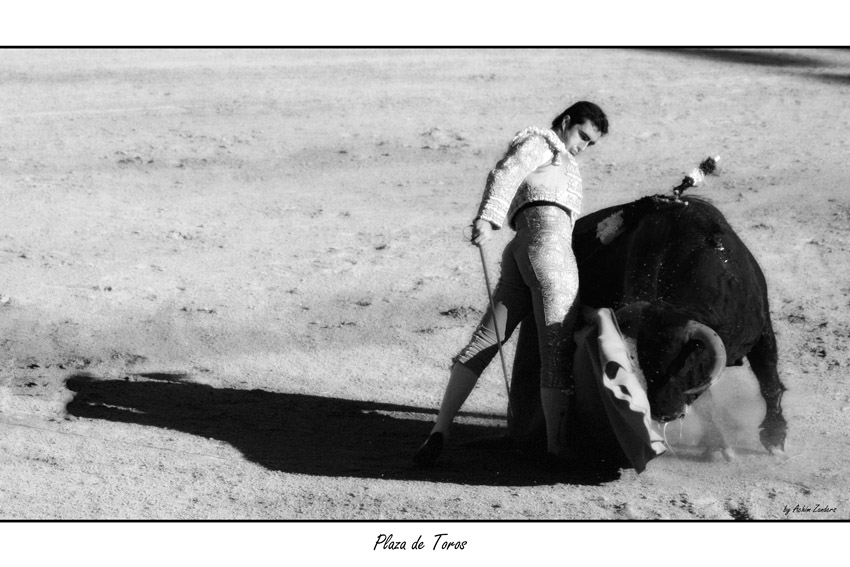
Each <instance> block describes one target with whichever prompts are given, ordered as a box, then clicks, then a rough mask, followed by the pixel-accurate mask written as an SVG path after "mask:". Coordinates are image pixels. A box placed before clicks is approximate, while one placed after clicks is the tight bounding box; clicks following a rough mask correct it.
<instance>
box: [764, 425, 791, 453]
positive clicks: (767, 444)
mask: <svg viewBox="0 0 850 567" xmlns="http://www.w3.org/2000/svg"><path fill="white" fill-rule="evenodd" d="M759 439H761V444H762V445H763V446H764V448H765V449H767V452H768V453H770V454H771V455H774V456H782V455H784V454H785V428H782V429H781V430H780V431H776V430H770V429H767V428H765V429H762V430H761V432H760V433H759Z"/></svg>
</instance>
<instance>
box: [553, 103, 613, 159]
mask: <svg viewBox="0 0 850 567" xmlns="http://www.w3.org/2000/svg"><path fill="white" fill-rule="evenodd" d="M552 130H554V131H555V132H556V133H557V134H558V137H559V138H561V141H562V142H564V145H565V146H566V147H567V151H568V152H569V153H570V154H572V155H573V156H576V155H578V154H579V153H581V152H582V151H584V149H585V148H587V147H589V146H592V145H593V144H595V143H596V141H597V140H599V138H601V137H602V136H604V135H605V134H607V133H608V117H607V116H606V115H605V113H604V112H603V111H602V109H601V108H599V107H598V106H597V105H595V104H593V103H592V102H587V101H580V102H577V103H575V104H573V105H572V106H570V107H569V108H568V109H566V110H565V111H563V112H562V113H561V114H560V115H559V116H558V117H557V118H555V120H553V121H552Z"/></svg>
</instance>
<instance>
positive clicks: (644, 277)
mask: <svg viewBox="0 0 850 567" xmlns="http://www.w3.org/2000/svg"><path fill="white" fill-rule="evenodd" d="M682 201H683V202H686V203H687V206H685V205H683V204H681V203H676V202H671V201H670V200H668V199H664V198H658V197H655V198H644V199H641V200H639V201H635V202H633V203H629V204H626V205H618V206H615V207H610V208H607V209H602V210H600V211H597V212H595V213H592V214H589V215H587V216H585V217H582V218H581V219H579V220H578V222H577V223H576V227H575V230H574V233H573V249H574V252H575V255H576V259H577V261H578V266H579V277H580V286H579V295H580V301H581V303H582V304H584V305H587V306H590V307H595V308H600V307H609V308H612V309H614V310H618V311H617V314H618V318H621V317H622V318H629V319H632V320H634V321H636V324H634V325H630V326H631V327H633V328H634V331H633V333H634V335H635V337H636V341H637V356H638V360H639V364H640V368H641V370H642V371H643V374H644V377H645V378H646V381H647V394H648V397H649V401H650V407H651V409H652V414H653V418H655V419H657V420H660V421H670V420H672V419H676V418H678V417H680V416H682V415H683V414H684V411H685V408H686V406H687V405H689V404H691V403H693V401H694V400H695V399H696V398H697V397H698V396H699V395H700V393H702V392H703V391H706V390H707V387H708V386H710V384H709V381H710V380H712V377H711V376H710V374H711V369H712V367H714V368H717V367H718V366H719V369H721V370H722V368H723V367H724V366H730V365H735V366H738V365H741V364H743V358H744V357H746V358H747V360H748V361H749V363H750V366H751V368H752V370H753V373H754V374H755V376H756V378H757V379H758V383H759V387H760V391H761V395H762V397H763V398H764V400H765V403H766V406H767V411H766V416H765V419H764V421H763V422H762V424H761V425H760V428H761V432H760V438H761V442H762V444H763V445H764V446H765V448H766V449H767V450H768V451H770V452H771V453H779V452H781V451H784V446H785V436H786V421H785V418H784V417H783V415H782V407H781V399H782V394H783V392H784V391H785V386H784V385H783V384H782V382H781V381H780V379H779V375H778V373H777V348H776V338H775V336H774V332H773V326H772V325H771V320H770V308H769V305H768V296H767V284H766V282H765V278H764V275H763V273H762V271H761V269H760V268H759V266H758V264H757V262H756V260H755V258H754V257H753V255H752V254H751V253H750V251H749V250H748V249H747V247H746V246H745V245H744V243H743V242H741V239H740V238H739V237H738V236H737V235H736V234H735V232H734V231H733V230H732V228H731V227H730V226H729V223H728V222H727V221H726V219H725V218H724V216H723V214H722V213H721V212H720V211H719V210H717V209H716V208H715V207H714V206H712V205H711V204H709V203H707V202H705V201H703V200H700V199H696V198H692V197H691V198H683V199H682ZM694 321H695V322H697V323H698V324H700V323H701V324H702V325H705V326H708V327H709V328H710V329H712V330H713V331H714V332H716V334H717V335H719V337H720V339H721V340H722V345H721V346H720V349H719V353H720V355H719V356H718V351H717V350H715V352H713V353H712V352H709V351H710V350H711V349H709V348H706V345H705V344H703V343H705V342H706V341H700V340H698V338H694V336H693V335H692V334H689V333H688V332H687V329H688V325H689V324H693V323H692V322H694ZM622 324H623V322H622V320H621V326H622ZM625 332H626V331H625V329H624V333H625ZM627 334H628V333H627ZM712 335H713V333H712ZM724 347H725V352H723V350H724ZM723 354H725V357H723V356H722V355H723ZM712 356H715V358H718V359H720V360H711V357H712ZM723 358H725V360H722V359H723ZM539 368H540V358H539V353H538V348H537V332H536V328H535V326H534V325H533V324H523V325H522V326H521V328H520V333H519V338H518V343H517V351H516V359H515V361H514V367H513V379H512V387H511V395H510V400H511V409H512V415H511V416H510V418H509V435H510V436H511V437H512V438H513V439H514V441H517V442H519V443H520V444H522V445H523V446H526V447H529V446H533V445H535V444H536V443H537V442H539V441H540V438H541V435H542V436H544V437H543V439H545V428H544V427H543V426H542V423H543V422H542V410H541V409H540V397H539ZM716 377H717V376H715V377H714V378H715V379H716Z"/></svg>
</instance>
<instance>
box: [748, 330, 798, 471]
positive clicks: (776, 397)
mask: <svg viewBox="0 0 850 567" xmlns="http://www.w3.org/2000/svg"><path fill="white" fill-rule="evenodd" d="M777 358H778V355H777V349H776V337H775V335H774V334H773V326H772V325H771V323H770V319H769V318H768V320H767V324H766V325H765V332H764V333H763V334H762V336H761V338H760V339H759V342H758V343H756V345H755V346H754V347H753V349H752V350H751V351H750V353H749V354H748V355H747V359H748V360H749V361H750V366H752V369H753V373H754V374H755V375H756V378H757V379H758V382H759V389H760V390H761V395H762V397H763V398H764V401H765V405H766V406H767V411H766V414H765V417H764V421H763V422H762V423H761V425H760V427H761V432H760V433H759V438H760V439H761V444H762V445H764V448H765V449H767V450H768V451H769V452H770V453H771V454H772V455H783V454H784V453H785V437H786V435H787V432H788V424H787V422H786V421H785V416H783V415H782V395H783V394H784V393H785V390H786V389H787V388H785V385H784V384H783V383H782V381H781V380H780V379H779V373H778V372H777Z"/></svg>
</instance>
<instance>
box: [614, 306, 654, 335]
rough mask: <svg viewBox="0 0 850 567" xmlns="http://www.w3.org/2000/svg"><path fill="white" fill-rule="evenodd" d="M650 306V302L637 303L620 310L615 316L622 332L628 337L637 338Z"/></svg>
mask: <svg viewBox="0 0 850 567" xmlns="http://www.w3.org/2000/svg"><path fill="white" fill-rule="evenodd" d="M648 306H649V302H648V301H636V302H634V303H629V304H628V305H626V306H624V307H621V308H619V309H618V310H617V311H616V313H615V314H614V315H615V317H616V320H617V324H618V326H619V327H620V331H622V333H623V334H624V335H626V336H627V337H632V338H634V337H636V336H637V330H638V327H640V323H641V318H642V317H643V312H644V310H645V309H646V308H647V307H648Z"/></svg>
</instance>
